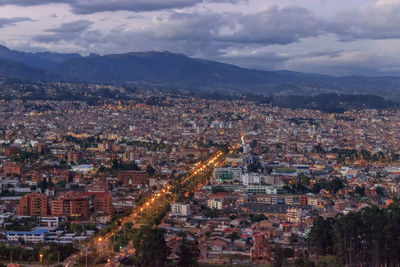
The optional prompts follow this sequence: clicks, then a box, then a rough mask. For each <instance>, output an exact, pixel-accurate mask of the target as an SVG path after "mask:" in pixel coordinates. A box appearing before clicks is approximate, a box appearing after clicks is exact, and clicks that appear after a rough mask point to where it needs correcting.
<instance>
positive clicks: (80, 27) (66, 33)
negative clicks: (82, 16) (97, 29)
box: [33, 20, 93, 43]
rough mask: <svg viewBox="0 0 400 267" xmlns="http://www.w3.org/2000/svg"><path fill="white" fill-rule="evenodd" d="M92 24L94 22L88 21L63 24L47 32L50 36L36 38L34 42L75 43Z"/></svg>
mask: <svg viewBox="0 0 400 267" xmlns="http://www.w3.org/2000/svg"><path fill="white" fill-rule="evenodd" d="M92 24H93V22H91V21H88V20H77V21H73V22H68V23H63V24H61V25H60V26H59V27H56V28H50V29H47V30H45V32H49V34H41V35H38V36H35V37H34V38H33V40H34V41H36V42H41V43H57V42H59V41H65V40H70V41H74V40H76V39H79V38H80V37H81V36H82V34H83V33H84V32H85V31H86V30H87V29H88V28H89V27H90V26H91V25H92Z"/></svg>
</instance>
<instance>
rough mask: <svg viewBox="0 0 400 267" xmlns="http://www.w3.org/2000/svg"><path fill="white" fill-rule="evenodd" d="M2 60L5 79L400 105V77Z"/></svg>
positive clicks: (176, 61) (101, 60) (183, 64)
mask: <svg viewBox="0 0 400 267" xmlns="http://www.w3.org/2000/svg"><path fill="white" fill-rule="evenodd" d="M1 58H2V60H1V61H0V69H1V71H0V76H3V77H10V78H20V79H27V80H63V81H77V82H93V83H109V84H119V85H125V84H126V85H131V86H143V87H146V86H148V87H158V88H179V89H186V90H202V91H205V92H219V93H229V94H236V93H240V94H249V93H250V94H260V95H265V96H268V95H316V94H321V93H338V94H376V95H380V96H384V97H386V98H391V99H400V78H398V77H362V76H346V77H333V76H328V75H319V74H305V73H300V72H291V71H261V70H250V69H245V68H241V67H238V66H235V65H231V64H225V63H220V62H215V61H210V60H203V59H196V58H190V57H187V56H185V55H182V54H174V53H170V52H137V53H126V54H112V55H104V56H99V55H90V56H88V57H83V56H81V55H79V54H58V53H50V52H43V53H25V52H19V51H14V50H10V49H8V48H6V47H4V46H0V59H1ZM17 63H18V64H17ZM7 65H9V66H10V68H8V67H7ZM30 71H31V72H32V73H30Z"/></svg>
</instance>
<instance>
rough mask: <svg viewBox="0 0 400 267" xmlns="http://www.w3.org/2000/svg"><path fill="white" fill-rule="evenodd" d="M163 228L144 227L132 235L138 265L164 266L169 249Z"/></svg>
mask: <svg viewBox="0 0 400 267" xmlns="http://www.w3.org/2000/svg"><path fill="white" fill-rule="evenodd" d="M164 234H165V230H163V229H158V228H155V229H153V228H149V227H144V228H141V229H139V230H138V231H137V232H136V234H135V235H134V237H133V240H132V241H133V246H134V248H135V249H136V251H135V256H136V261H137V265H138V266H143V267H144V266H155V267H162V266H164V264H165V262H166V260H167V257H168V255H169V253H170V249H169V248H168V246H167V245H166V243H165V238H164Z"/></svg>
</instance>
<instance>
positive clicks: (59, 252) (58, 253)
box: [57, 251, 60, 264]
mask: <svg viewBox="0 0 400 267" xmlns="http://www.w3.org/2000/svg"><path fill="white" fill-rule="evenodd" d="M57 255H58V264H60V251H58V253H57Z"/></svg>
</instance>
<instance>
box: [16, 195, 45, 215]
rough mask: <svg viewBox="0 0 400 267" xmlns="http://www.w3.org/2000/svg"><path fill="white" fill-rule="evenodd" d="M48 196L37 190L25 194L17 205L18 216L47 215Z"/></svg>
mask: <svg viewBox="0 0 400 267" xmlns="http://www.w3.org/2000/svg"><path fill="white" fill-rule="evenodd" d="M47 209H48V197H47V196H46V195H40V194H38V193H36V192H34V193H31V194H28V195H25V196H23V197H22V198H21V200H20V202H19V204H18V206H17V215H18V216H47V215H48V210H47Z"/></svg>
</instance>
